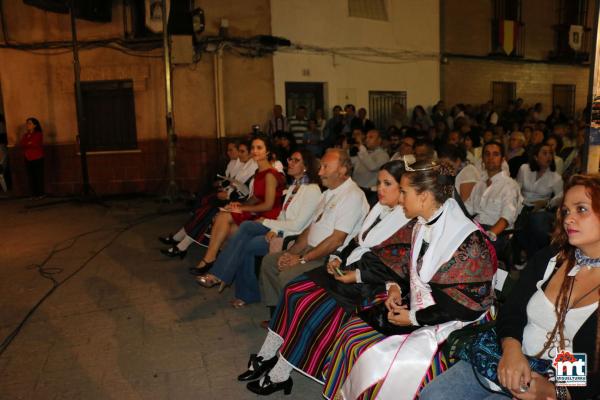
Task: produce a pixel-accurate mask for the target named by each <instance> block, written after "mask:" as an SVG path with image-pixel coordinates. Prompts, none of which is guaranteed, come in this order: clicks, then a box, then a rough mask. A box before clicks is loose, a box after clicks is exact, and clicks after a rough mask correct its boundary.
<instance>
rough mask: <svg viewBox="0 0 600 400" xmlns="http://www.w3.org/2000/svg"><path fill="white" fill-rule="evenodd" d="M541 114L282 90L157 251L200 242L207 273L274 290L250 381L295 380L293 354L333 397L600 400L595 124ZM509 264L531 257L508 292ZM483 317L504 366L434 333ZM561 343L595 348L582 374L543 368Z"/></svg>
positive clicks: (265, 293) (206, 278)
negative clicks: (328, 101)
mask: <svg viewBox="0 0 600 400" xmlns="http://www.w3.org/2000/svg"><path fill="white" fill-rule="evenodd" d="M542 114H543V110H542V108H541V106H540V105H535V106H534V107H531V108H527V107H525V106H524V105H523V102H522V100H520V99H519V100H517V101H515V102H511V103H510V104H509V105H508V107H507V108H506V111H504V112H503V113H499V112H497V111H495V109H494V107H493V105H492V104H491V103H486V104H484V105H482V106H481V107H477V108H475V107H471V106H467V105H457V106H455V107H453V108H452V110H451V111H450V112H448V111H447V110H446V108H445V105H444V103H443V102H441V101H440V102H438V103H437V104H436V105H435V106H434V107H433V108H432V110H431V112H430V113H428V112H427V111H426V110H425V108H424V107H421V106H417V107H415V108H414V111H413V114H412V118H409V117H408V116H407V114H406V111H405V108H404V107H403V106H402V105H401V104H395V105H394V107H393V111H392V114H391V116H390V118H389V120H388V121H386V122H385V127H386V129H385V130H382V131H380V130H377V129H375V124H374V123H373V122H371V121H370V120H368V118H367V117H366V115H367V111H366V110H365V109H364V108H361V109H359V110H358V112H357V113H355V108H354V106H353V105H351V104H348V105H346V106H345V107H344V108H343V109H342V108H341V107H339V106H336V107H334V109H333V115H332V117H331V118H329V119H326V118H325V117H324V113H323V112H322V111H318V112H316V113H315V116H314V118H313V119H309V118H307V116H306V115H307V110H306V108H305V107H298V110H297V111H296V115H295V116H293V117H291V118H289V119H288V118H286V117H285V116H284V115H283V110H282V108H281V107H280V106H275V108H274V110H273V118H272V119H270V120H269V121H268V123H267V125H266V127H265V129H264V130H265V133H255V134H254V135H252V136H251V137H250V138H249V140H248V141H238V142H231V143H229V144H228V152H227V155H228V157H229V159H230V161H229V164H228V166H227V170H226V172H225V174H224V175H223V176H222V177H220V179H219V180H217V182H215V185H214V188H213V190H211V191H206V192H204V193H202V194H201V196H199V199H198V201H197V203H196V205H195V207H194V211H193V215H192V216H191V217H190V218H189V220H188V221H187V222H186V223H185V224H184V225H183V226H182V227H181V228H180V229H179V230H178V231H177V232H176V233H175V234H169V235H166V236H164V237H160V238H159V239H160V240H161V241H162V242H163V243H165V244H167V245H168V246H170V247H168V248H165V249H163V250H162V252H163V254H165V255H166V256H169V257H173V258H184V257H185V256H186V255H187V249H188V247H189V246H190V245H193V244H199V245H202V246H204V247H206V251H205V253H204V256H203V258H202V260H199V261H198V264H197V266H196V267H194V268H191V269H190V273H191V274H192V275H194V279H196V281H197V283H198V284H199V285H200V286H203V287H205V288H211V287H216V286H218V287H219V291H223V290H224V289H225V288H227V287H228V286H230V285H235V298H234V299H232V301H231V305H232V306H233V307H235V308H243V307H245V306H246V305H247V304H249V303H258V302H262V303H263V304H264V305H265V306H266V307H267V310H268V312H267V311H265V317H267V316H268V319H267V320H265V321H264V323H263V324H262V325H263V327H264V328H266V329H267V333H266V337H265V340H264V342H263V344H262V346H261V347H260V348H259V349H257V352H256V353H255V354H251V355H250V358H249V361H248V364H247V366H246V371H244V372H242V373H241V374H240V375H239V376H238V377H237V379H238V380H239V381H244V382H247V388H248V390H250V391H252V392H254V393H257V394H260V395H269V394H271V393H274V392H277V391H280V390H282V391H283V392H284V393H285V394H289V393H290V392H291V391H292V386H293V380H292V377H291V373H292V371H293V370H297V371H299V372H301V373H302V374H304V375H306V376H308V377H310V378H312V379H314V380H315V381H317V382H320V383H321V384H322V385H323V396H324V397H325V398H328V399H357V398H365V399H367V398H383V399H386V398H401V399H403V398H406V399H412V398H414V397H415V396H420V397H422V398H427V399H429V398H431V399H436V398H445V397H447V393H457V396H458V397H460V398H473V399H475V398H481V399H483V398H485V399H487V398H496V397H514V398H518V399H523V400H528V399H538V398H544V399H546V398H552V399H554V398H556V399H579V398H581V399H586V398H596V397H597V396H598V394H599V393H600V386H599V385H600V384H599V382H600V379H599V378H600V359H599V357H598V354H599V352H600V325H599V324H598V316H599V314H600V309H599V308H598V302H599V299H600V224H599V222H600V176H599V175H597V174H592V175H581V174H580V173H581V172H582V171H581V160H580V156H581V154H582V145H583V137H584V134H585V133H584V127H583V125H581V124H580V123H579V122H578V121H577V120H570V119H568V118H567V117H566V116H564V115H563V114H562V113H561V112H560V109H555V110H553V111H552V113H551V114H550V115H549V116H548V117H547V118H545V119H542ZM499 268H505V269H513V270H514V271H517V275H520V278H519V281H518V282H517V283H516V286H515V288H514V289H513V292H512V293H516V295H515V294H512V295H511V294H510V293H509V294H507V296H505V297H506V298H502V301H503V303H501V304H500V303H499V299H498V298H497V296H496V290H502V287H501V285H500V284H498V281H499V280H498V279H497V276H498V270H499ZM514 271H513V272H514ZM518 271H520V272H518ZM495 289H496V290H495ZM490 321H493V324H494V328H493V329H494V330H493V334H494V335H495V340H497V341H499V342H500V343H501V348H500V350H499V354H498V359H499V362H498V364H497V368H496V367H494V368H493V370H494V371H493V372H494V373H493V374H492V375H485V374H482V373H480V372H479V371H478V370H477V368H476V367H475V365H474V362H472V361H473V360H469V359H460V360H459V359H450V358H449V357H448V356H447V355H446V354H445V353H444V352H443V351H441V349H442V347H443V346H444V343H445V341H446V340H447V338H448V336H449V335H450V334H452V333H453V332H460V331H462V330H468V329H469V328H472V327H473V326H475V325H482V324H483V325H485V324H489V325H491V322H490ZM560 351H569V352H571V353H586V354H587V368H588V370H587V374H588V378H587V385H586V386H581V387H565V386H561V385H560V383H558V382H555V381H553V377H552V374H551V373H550V370H551V368H547V371H532V369H531V367H530V365H531V364H530V359H531V358H535V359H539V360H542V361H544V360H545V361H551V360H553V358H554V357H555V356H556V355H557V354H558V353H559V352H560ZM546 372H548V373H546Z"/></svg>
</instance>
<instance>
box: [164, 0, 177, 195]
mask: <svg viewBox="0 0 600 400" xmlns="http://www.w3.org/2000/svg"><path fill="white" fill-rule="evenodd" d="M166 9H167V1H166V0H162V10H163V12H162V24H163V49H164V62H165V92H166V93H165V97H166V106H167V110H166V111H167V118H166V120H167V142H168V144H167V145H168V157H169V159H168V165H167V171H168V179H169V183H168V186H167V192H166V194H165V197H166V199H167V200H168V201H169V202H171V203H172V202H174V201H175V200H176V198H177V196H178V194H179V189H178V188H177V182H176V181H175V150H176V148H175V141H176V140H177V137H176V136H175V129H174V128H173V89H172V87H171V85H172V79H173V76H172V73H171V46H170V43H169V33H168V32H167V25H168V24H167V13H166V11H165V10H166Z"/></svg>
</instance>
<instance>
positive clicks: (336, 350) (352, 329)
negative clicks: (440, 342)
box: [323, 317, 448, 399]
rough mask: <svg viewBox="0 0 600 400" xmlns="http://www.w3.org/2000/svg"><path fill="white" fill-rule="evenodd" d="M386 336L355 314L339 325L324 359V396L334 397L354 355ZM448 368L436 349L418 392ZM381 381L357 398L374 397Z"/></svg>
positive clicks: (347, 372)
mask: <svg viewBox="0 0 600 400" xmlns="http://www.w3.org/2000/svg"><path fill="white" fill-rule="evenodd" d="M386 337H387V336H385V335H383V334H381V333H379V332H377V331H376V330H374V329H373V328H371V326H369V324H367V323H366V322H364V321H363V320H362V319H360V318H358V317H353V318H351V319H349V320H348V322H347V323H346V324H345V325H344V326H343V327H341V328H340V330H339V332H338V334H337V337H336V340H335V344H334V345H333V349H332V350H331V353H330V354H329V355H328V357H327V359H326V360H325V366H324V368H323V370H324V374H323V380H324V381H325V387H324V388H323V395H324V396H325V398H327V399H335V398H336V395H337V394H338V391H339V390H340V389H341V388H342V385H343V384H344V382H345V381H346V377H347V376H348V374H349V373H350V370H351V369H352V366H353V365H354V364H355V363H356V361H357V359H358V357H359V356H360V355H361V354H362V353H363V352H364V351H365V350H367V349H368V348H369V347H371V346H372V345H374V344H376V343H378V342H380V341H382V340H383V339H385V338H386ZM446 369H448V366H447V362H446V359H445V358H444V355H443V354H442V352H438V353H437V354H436V355H435V357H434V358H433V360H432V363H431V366H430V367H429V370H427V374H426V375H425V377H424V378H423V381H422V382H421V386H420V387H419V390H418V392H420V391H421V389H422V388H423V387H424V386H425V385H426V384H427V383H428V382H429V381H431V380H432V379H433V378H434V377H436V376H438V375H440V374H441V373H442V372H444V371H445V370H446ZM380 385H381V383H378V384H377V385H375V386H373V387H371V388H370V389H368V390H366V391H365V392H364V393H363V394H362V396H361V398H362V399H374V398H375V396H376V395H377V392H378V391H379V387H380Z"/></svg>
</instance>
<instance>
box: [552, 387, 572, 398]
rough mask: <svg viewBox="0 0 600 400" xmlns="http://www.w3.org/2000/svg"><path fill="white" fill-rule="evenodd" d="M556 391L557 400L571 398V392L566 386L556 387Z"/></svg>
mask: <svg viewBox="0 0 600 400" xmlns="http://www.w3.org/2000/svg"><path fill="white" fill-rule="evenodd" d="M554 390H555V391H556V400H567V399H568V398H569V391H568V390H567V388H566V387H565V386H558V385H557V386H554Z"/></svg>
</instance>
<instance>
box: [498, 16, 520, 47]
mask: <svg viewBox="0 0 600 400" xmlns="http://www.w3.org/2000/svg"><path fill="white" fill-rule="evenodd" d="M518 26H519V25H518V23H517V22H516V21H511V20H506V19H505V20H501V21H500V26H499V28H500V29H498V34H499V38H498V39H499V42H500V48H501V49H502V50H503V51H504V53H506V55H507V56H509V55H511V53H512V52H513V51H515V50H516V48H517V39H518V37H519V30H518Z"/></svg>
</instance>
